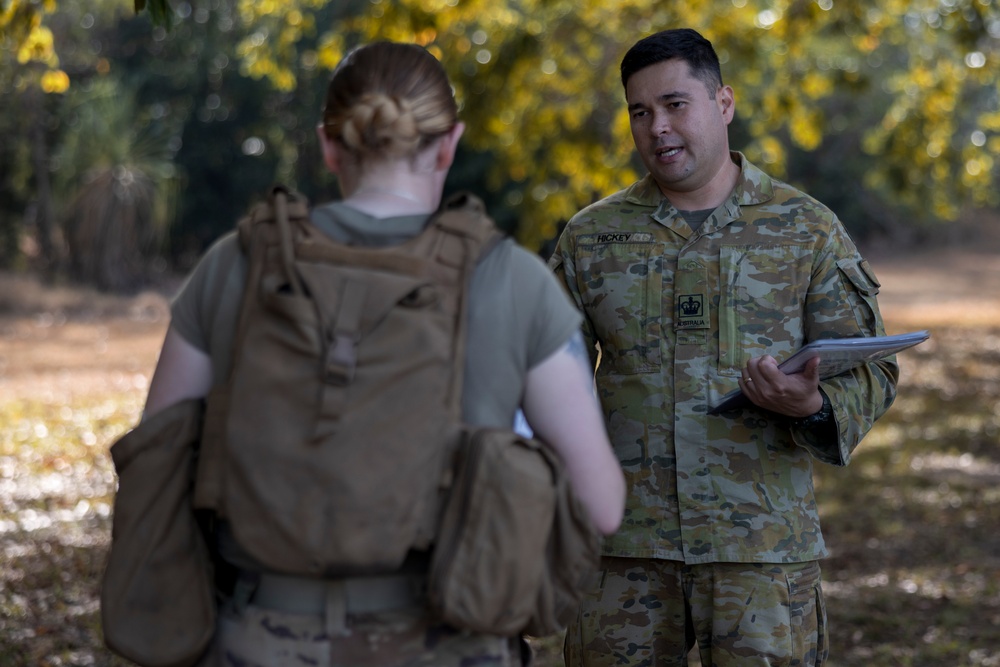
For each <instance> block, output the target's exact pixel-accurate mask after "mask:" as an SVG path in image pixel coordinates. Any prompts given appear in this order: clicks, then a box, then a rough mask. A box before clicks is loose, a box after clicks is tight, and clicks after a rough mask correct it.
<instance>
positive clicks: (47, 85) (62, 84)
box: [41, 69, 69, 93]
mask: <svg viewBox="0 0 1000 667" xmlns="http://www.w3.org/2000/svg"><path fill="white" fill-rule="evenodd" d="M41 86H42V90H44V91H45V92H46V93H65V92H66V91H67V90H69V76H68V75H67V74H66V72H63V71H62V70H58V69H57V70H49V71H48V72H46V73H45V74H43V75H42V80H41Z"/></svg>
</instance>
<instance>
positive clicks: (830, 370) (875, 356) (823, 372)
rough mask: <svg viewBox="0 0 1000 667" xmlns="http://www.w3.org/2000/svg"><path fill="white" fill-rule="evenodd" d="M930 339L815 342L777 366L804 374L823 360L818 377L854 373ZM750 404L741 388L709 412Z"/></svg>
mask: <svg viewBox="0 0 1000 667" xmlns="http://www.w3.org/2000/svg"><path fill="white" fill-rule="evenodd" d="M928 338H930V333H929V332H927V331H911V332H910V333H903V334H896V335H893V336H871V337H869V338H824V339H822V340H815V341H813V342H811V343H809V344H808V345H806V346H805V347H803V348H802V349H801V350H799V351H798V352H796V353H795V354H793V355H792V356H790V357H789V358H788V359H786V360H785V361H783V362H781V363H780V364H779V365H778V369H779V370H781V371H783V372H784V373H785V375H791V374H793V373H801V372H802V369H803V368H804V367H805V365H806V362H808V361H809V360H810V359H813V358H815V357H819V358H820V362H819V376H820V378H822V379H824V380H825V379H827V378H831V377H833V376H835V375H840V374H841V373H844V372H846V371H849V370H851V369H852V368H854V367H855V366H860V365H861V364H867V363H869V362H872V361H878V360H879V359H881V358H883V357H888V356H889V355H890V354H896V353H897V352H899V351H900V350H905V349H906V348H908V347H913V346H914V345H917V344H919V343H922V342H924V341H925V340H927V339H928ZM748 405H750V401H749V399H748V398H747V397H746V396H744V395H743V392H742V391H741V390H739V389H736V390H735V391H731V392H730V393H728V394H726V395H725V396H724V397H723V399H722V401H721V402H720V403H719V404H718V405H716V406H715V407H713V408H712V409H711V410H709V411H708V414H710V415H717V414H719V413H720V412H725V411H727V410H735V409H737V408H742V407H746V406H748Z"/></svg>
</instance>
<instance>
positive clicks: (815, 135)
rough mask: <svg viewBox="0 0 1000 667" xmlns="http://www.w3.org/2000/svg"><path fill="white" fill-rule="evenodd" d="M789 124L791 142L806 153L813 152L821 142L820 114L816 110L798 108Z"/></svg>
mask: <svg viewBox="0 0 1000 667" xmlns="http://www.w3.org/2000/svg"><path fill="white" fill-rule="evenodd" d="M796 112H797V113H795V114H793V116H792V119H791V122H790V123H789V127H788V129H789V132H790V133H791V136H792V141H794V142H795V143H796V144H798V145H799V146H800V147H802V148H804V149H805V150H807V151H811V150H815V149H816V148H817V147H818V146H819V144H820V142H821V141H823V129H822V120H823V116H822V113H821V112H820V111H819V110H818V109H806V108H802V107H800V108H798V109H796Z"/></svg>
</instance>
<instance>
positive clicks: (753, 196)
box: [625, 151, 774, 220]
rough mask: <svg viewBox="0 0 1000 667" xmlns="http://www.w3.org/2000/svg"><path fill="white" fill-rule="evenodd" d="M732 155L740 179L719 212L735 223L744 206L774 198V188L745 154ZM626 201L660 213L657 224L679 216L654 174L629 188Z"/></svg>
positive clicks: (655, 215) (733, 152) (732, 153)
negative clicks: (722, 209)
mask: <svg viewBox="0 0 1000 667" xmlns="http://www.w3.org/2000/svg"><path fill="white" fill-rule="evenodd" d="M730 155H732V158H733V162H735V163H736V164H737V165H739V167H740V178H739V180H738V181H737V182H736V187H735V188H734V189H733V192H732V194H731V195H730V196H729V199H727V200H726V201H725V202H723V203H722V206H721V207H720V208H725V210H726V214H727V217H728V218H729V219H730V220H733V219H736V218H738V217H739V215H740V207H741V206H754V205H757V204H763V203H764V202H766V201H768V200H770V199H771V198H772V197H774V184H773V182H772V181H771V177H770V176H768V175H767V174H765V173H764V172H763V171H761V170H760V169H758V168H757V167H756V166H755V165H754V164H753V163H751V162H750V161H749V160H747V158H746V156H745V155H743V153H741V152H739V151H731V152H730ZM625 200H626V201H628V202H629V203H630V204H635V205H637V206H648V207H651V208H656V209H658V210H657V211H656V212H655V213H653V217H654V218H656V219H658V220H664V219H666V218H672V217H675V216H677V215H679V214H678V213H677V209H675V208H674V206H673V204H671V203H670V200H669V199H667V198H666V197H665V196H664V195H663V193H662V192H660V188H659V186H657V185H656V181H654V180H653V176H652V174H646V175H645V176H644V177H643V178H641V179H640V180H638V181H636V182H635V183H633V184H632V185H631V186H629V187H628V188H627V189H626V191H625Z"/></svg>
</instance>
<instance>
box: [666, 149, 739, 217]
mask: <svg viewBox="0 0 1000 667" xmlns="http://www.w3.org/2000/svg"><path fill="white" fill-rule="evenodd" d="M739 180H740V167H739V165H737V164H736V163H735V162H733V161H732V159H729V160H726V161H725V162H724V163H723V164H722V166H721V168H720V169H719V171H718V172H717V173H716V174H715V176H714V177H713V178H712V180H710V181H709V182H708V183H706V184H705V185H703V186H702V187H700V188H697V189H696V190H690V191H674V190H667V189H665V188H664V187H663V186H662V185H659V184H657V185H659V188H660V192H662V193H663V196H664V197H666V198H667V199H669V200H670V203H671V204H673V205H674V208H676V209H677V210H679V211H702V210H705V209H710V210H715V209H716V208H718V207H719V205H720V204H722V202H724V201H726V200H727V199H729V195H731V194H732V193H733V190H734V189H735V188H736V184H737V183H739Z"/></svg>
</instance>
